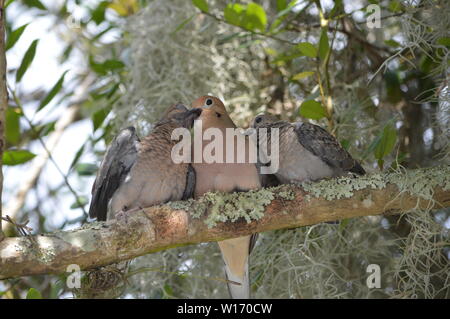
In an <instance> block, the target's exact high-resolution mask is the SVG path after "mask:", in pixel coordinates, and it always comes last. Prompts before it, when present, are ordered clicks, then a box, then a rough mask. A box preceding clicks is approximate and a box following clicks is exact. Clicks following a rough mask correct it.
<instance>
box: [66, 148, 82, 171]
mask: <svg viewBox="0 0 450 319" xmlns="http://www.w3.org/2000/svg"><path fill="white" fill-rule="evenodd" d="M85 145H86V144H83V145H81V147H80V148H79V149H78V151H77V153H76V154H75V156H74V157H73V160H72V163H70V167H69V170H71V169H72V168H73V167H74V166H75V164H76V163H77V162H78V160H79V159H80V157H81V155H83V152H84V147H85Z"/></svg>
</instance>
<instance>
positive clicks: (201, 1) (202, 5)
mask: <svg viewBox="0 0 450 319" xmlns="http://www.w3.org/2000/svg"><path fill="white" fill-rule="evenodd" d="M192 3H193V4H194V6H196V7H197V8H199V9H200V11H202V12H208V11H209V8H208V3H207V2H206V0H192Z"/></svg>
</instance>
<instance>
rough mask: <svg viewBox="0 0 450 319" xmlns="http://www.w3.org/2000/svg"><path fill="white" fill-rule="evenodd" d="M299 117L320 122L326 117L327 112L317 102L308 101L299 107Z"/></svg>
mask: <svg viewBox="0 0 450 319" xmlns="http://www.w3.org/2000/svg"><path fill="white" fill-rule="evenodd" d="M300 115H301V116H303V117H306V118H308V119H312V120H320V119H321V118H324V117H326V116H327V112H326V111H325V109H324V108H323V106H322V104H320V103H319V102H317V101H314V100H308V101H304V102H303V103H302V105H300Z"/></svg>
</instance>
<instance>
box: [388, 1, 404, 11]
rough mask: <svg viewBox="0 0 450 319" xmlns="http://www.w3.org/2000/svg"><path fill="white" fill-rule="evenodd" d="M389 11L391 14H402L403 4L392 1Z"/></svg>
mask: <svg viewBox="0 0 450 319" xmlns="http://www.w3.org/2000/svg"><path fill="white" fill-rule="evenodd" d="M387 8H388V10H389V11H391V12H401V11H402V4H401V3H400V1H397V0H395V1H392V0H391V1H390V2H389V5H388V7H387Z"/></svg>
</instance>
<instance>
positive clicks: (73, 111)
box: [5, 75, 94, 231]
mask: <svg viewBox="0 0 450 319" xmlns="http://www.w3.org/2000/svg"><path fill="white" fill-rule="evenodd" d="M93 81H94V76H93V75H88V76H87V77H86V78H85V79H84V80H83V82H82V83H81V85H80V86H79V87H78V90H77V91H76V92H75V95H74V103H73V104H72V105H71V106H69V107H68V108H67V109H66V111H65V112H64V114H63V115H62V116H61V117H60V118H59V120H58V121H57V122H56V124H55V131H54V132H53V133H51V134H50V135H49V137H48V139H47V141H46V143H44V142H43V140H42V139H40V141H41V143H44V144H45V146H44V148H45V152H44V153H43V154H41V155H39V156H38V157H36V158H35V159H34V163H33V166H32V167H31V169H30V171H29V173H28V178H27V179H26V180H25V181H23V182H22V183H21V187H20V188H19V190H18V191H17V193H16V195H15V196H14V197H13V198H12V199H11V200H10V201H9V202H8V204H7V206H6V208H5V211H7V212H8V215H9V216H11V217H12V218H14V219H17V217H16V216H17V215H18V213H19V211H20V209H21V208H22V207H23V205H24V203H25V199H26V196H27V194H28V192H29V190H30V189H31V188H32V187H33V185H35V183H36V181H37V179H38V177H39V175H40V174H41V171H42V169H43V168H44V167H45V165H46V163H47V160H48V159H49V158H52V157H51V152H52V151H53V150H54V149H55V148H56V146H57V145H58V142H59V140H60V139H61V136H62V135H63V133H64V131H65V129H66V128H67V127H68V126H69V125H70V124H72V123H73V122H74V121H76V119H77V114H78V111H79V109H80V103H81V101H83V100H84V99H85V98H86V96H87V91H88V88H89V87H90V85H91V84H92V83H93ZM16 103H17V102H16ZM53 162H54V161H53ZM62 175H63V178H64V181H65V182H66V181H67V177H66V176H65V174H62ZM69 185H70V184H69ZM69 189H70V188H69ZM72 190H73V189H72ZM77 198H78V197H77ZM83 211H84V209H83ZM5 231H8V228H5Z"/></svg>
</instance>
